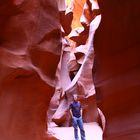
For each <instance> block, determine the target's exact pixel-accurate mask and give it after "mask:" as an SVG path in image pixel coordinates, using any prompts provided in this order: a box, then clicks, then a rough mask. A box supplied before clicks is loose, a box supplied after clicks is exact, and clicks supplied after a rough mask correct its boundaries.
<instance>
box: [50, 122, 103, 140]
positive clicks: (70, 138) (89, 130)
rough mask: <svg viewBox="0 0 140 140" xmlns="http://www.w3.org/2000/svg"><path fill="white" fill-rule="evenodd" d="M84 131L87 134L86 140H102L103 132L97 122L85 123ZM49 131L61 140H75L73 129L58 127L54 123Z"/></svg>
mask: <svg viewBox="0 0 140 140" xmlns="http://www.w3.org/2000/svg"><path fill="white" fill-rule="evenodd" d="M84 129H85V133H86V140H102V133H103V132H102V129H101V128H100V126H99V125H98V124H97V123H96V122H93V123H84ZM49 131H50V133H51V134H53V135H54V136H55V137H56V138H58V139H59V140H75V139H74V131H73V127H57V126H56V125H55V124H53V123H52V124H51V125H50V127H49ZM79 136H80V134H79Z"/></svg>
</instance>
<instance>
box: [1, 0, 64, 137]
mask: <svg viewBox="0 0 140 140" xmlns="http://www.w3.org/2000/svg"><path fill="white" fill-rule="evenodd" d="M60 39H61V33H60V22H59V12H58V6H57V2H56V1H55V0H53V1H52V0H47V1H46V0H4V1H0V114H1V115H0V139H1V140H25V139H26V140H45V139H46V140H48V139H53V138H50V137H48V136H47V134H45V132H46V128H47V126H46V111H47V108H48V105H49V102H50V99H51V97H52V95H53V92H54V88H52V87H53V86H55V81H54V79H55V72H56V68H57V64H58V62H59V56H60V52H61V40H60Z"/></svg>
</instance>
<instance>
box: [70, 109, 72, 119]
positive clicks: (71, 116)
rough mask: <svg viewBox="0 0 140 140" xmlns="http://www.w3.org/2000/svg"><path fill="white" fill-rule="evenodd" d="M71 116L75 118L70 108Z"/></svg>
mask: <svg viewBox="0 0 140 140" xmlns="http://www.w3.org/2000/svg"><path fill="white" fill-rule="evenodd" d="M70 114H71V117H72V118H73V114H72V110H71V108H70Z"/></svg>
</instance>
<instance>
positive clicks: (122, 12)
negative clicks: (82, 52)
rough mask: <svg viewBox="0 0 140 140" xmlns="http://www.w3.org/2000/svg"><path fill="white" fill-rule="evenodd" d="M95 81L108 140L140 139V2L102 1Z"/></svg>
mask: <svg viewBox="0 0 140 140" xmlns="http://www.w3.org/2000/svg"><path fill="white" fill-rule="evenodd" d="M99 6H100V9H101V14H102V21H101V24H100V26H99V28H98V30H97V32H96V34H95V41H94V46H95V55H96V58H95V59H96V62H95V65H94V68H95V69H96V70H95V69H94V70H93V73H94V76H93V77H94V81H95V87H96V91H97V101H98V106H99V107H100V108H101V110H102V111H103V113H104V114H105V117H106V120H107V126H106V128H105V134H104V139H105V140H134V139H135V140H138V139H139V138H140V124H139V122H140V113H139V112H140V103H139V99H140V94H139V92H140V55H139V52H140V46H139V45H140V40H139V32H140V26H139V25H140V20H139V18H138V17H139V13H140V2H138V1H137V0H134V1H131V0H127V1H118V0H99Z"/></svg>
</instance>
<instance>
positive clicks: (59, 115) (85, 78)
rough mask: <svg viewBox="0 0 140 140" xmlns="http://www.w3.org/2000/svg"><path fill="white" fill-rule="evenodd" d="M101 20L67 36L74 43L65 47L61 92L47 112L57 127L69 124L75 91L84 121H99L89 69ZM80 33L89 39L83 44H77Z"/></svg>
mask: <svg viewBox="0 0 140 140" xmlns="http://www.w3.org/2000/svg"><path fill="white" fill-rule="evenodd" d="M75 2H77V1H75ZM78 2H79V1H78ZM91 4H92V3H91ZM98 8H99V7H98V5H97V2H96V3H93V5H92V9H98ZM84 10H85V9H84ZM86 10H87V9H86ZM83 14H84V12H83ZM84 16H85V15H83V17H84ZM96 16H97V15H96ZM85 19H86V17H85ZM100 19H101V16H97V17H93V19H92V20H93V21H92V22H91V20H90V21H89V22H90V27H88V28H89V30H88V31H85V30H83V29H80V28H77V29H74V32H71V34H70V35H69V36H68V37H70V38H71V39H72V40H73V41H74V42H75V44H74V45H73V44H72V43H71V42H70V43H67V44H65V45H64V49H63V53H62V56H61V61H60V63H59V69H58V73H57V74H58V76H57V77H58V85H57V86H58V87H57V89H58V90H59V89H62V91H61V93H59V94H58V92H57V90H56V92H55V94H54V97H53V98H52V101H51V105H50V110H52V111H50V113H51V114H52V112H53V111H54V115H53V116H52V120H53V121H54V122H55V123H56V124H57V125H59V126H68V125H70V115H69V111H68V108H69V104H70V103H71V101H72V95H73V94H74V92H77V94H78V95H79V100H81V103H82V106H83V108H84V117H83V118H84V121H85V122H91V121H98V120H97V118H98V117H99V113H98V109H97V106H96V101H95V88H94V84H93V79H92V66H93V60H94V49H93V45H92V44H93V37H94V33H95V30H96V29H97V27H98V25H99V23H100ZM79 20H80V19H79ZM88 26H89V25H88ZM78 31H79V33H78ZM83 34H84V35H85V36H87V37H86V38H88V40H85V41H83V40H82V41H83V42H82V41H81V42H80V41H79V40H81V36H82V35H83ZM77 42H78V43H77ZM83 44H84V45H83ZM58 100H59V101H58ZM55 109H56V112H55Z"/></svg>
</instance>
